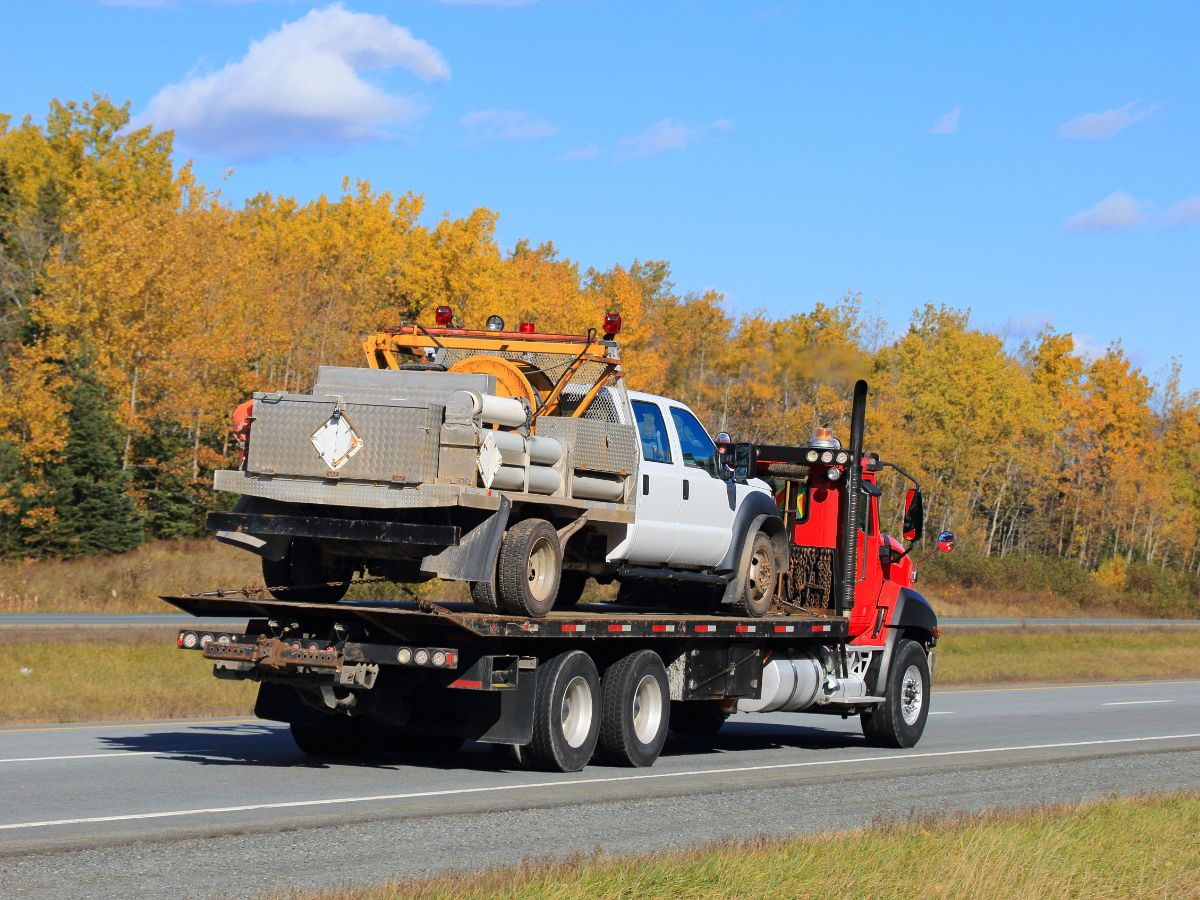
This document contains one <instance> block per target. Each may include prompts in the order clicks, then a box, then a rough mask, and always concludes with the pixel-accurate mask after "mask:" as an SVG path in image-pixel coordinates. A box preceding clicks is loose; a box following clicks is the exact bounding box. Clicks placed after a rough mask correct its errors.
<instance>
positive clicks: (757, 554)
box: [736, 531, 776, 619]
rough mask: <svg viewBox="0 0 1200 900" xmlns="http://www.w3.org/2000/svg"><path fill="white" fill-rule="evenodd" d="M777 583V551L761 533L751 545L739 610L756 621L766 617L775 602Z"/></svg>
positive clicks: (739, 598) (739, 599) (738, 599)
mask: <svg viewBox="0 0 1200 900" xmlns="http://www.w3.org/2000/svg"><path fill="white" fill-rule="evenodd" d="M775 581H776V578H775V551H774V549H773V548H772V547H771V539H770V538H769V537H768V536H767V535H766V533H765V532H762V531H759V532H757V533H756V534H755V535H754V542H753V543H752V544H751V545H750V561H749V563H748V564H747V565H746V571H745V572H744V573H743V574H742V590H741V594H740V596H739V597H738V598H737V601H736V608H737V610H738V611H739V612H741V613H745V614H746V615H748V616H753V617H755V618H756V619H757V618H760V617H762V616H765V615H766V614H767V610H769V609H770V608H771V604H772V603H773V602H774V600H775Z"/></svg>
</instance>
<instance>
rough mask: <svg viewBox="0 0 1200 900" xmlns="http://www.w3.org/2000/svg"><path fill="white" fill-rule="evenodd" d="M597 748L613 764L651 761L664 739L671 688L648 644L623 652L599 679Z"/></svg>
mask: <svg viewBox="0 0 1200 900" xmlns="http://www.w3.org/2000/svg"><path fill="white" fill-rule="evenodd" d="M600 693H601V701H600V706H601V709H600V752H601V754H602V755H603V757H604V759H605V760H606V761H608V762H609V763H611V764H612V765H616V766H652V765H654V761H655V760H656V759H658V755H659V754H660V753H661V752H662V748H663V743H664V742H665V741H666V740H667V720H668V719H669V718H670V715H671V689H670V686H669V685H668V684H667V670H666V667H665V666H663V661H662V658H661V657H660V656H659V655H658V654H657V653H655V652H654V651H653V650H639V651H637V652H636V653H631V654H629V655H628V656H625V657H622V658H621V659H619V660H617V661H616V662H615V663H613V664H612V665H611V666H609V667H608V668H607V669H605V671H604V677H603V678H602V679H601V680H600Z"/></svg>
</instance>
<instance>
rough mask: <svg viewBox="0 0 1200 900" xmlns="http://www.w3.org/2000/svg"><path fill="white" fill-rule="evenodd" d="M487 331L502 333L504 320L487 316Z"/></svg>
mask: <svg viewBox="0 0 1200 900" xmlns="http://www.w3.org/2000/svg"><path fill="white" fill-rule="evenodd" d="M487 330H488V331H503V330H504V320H503V319H502V318H500V317H499V316H488V320H487Z"/></svg>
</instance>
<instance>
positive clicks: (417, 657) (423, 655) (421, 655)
mask: <svg viewBox="0 0 1200 900" xmlns="http://www.w3.org/2000/svg"><path fill="white" fill-rule="evenodd" d="M413 662H415V663H416V664H417V665H418V666H423V665H426V664H427V663H428V662H429V651H428V650H418V651H417V652H416V653H414V654H413Z"/></svg>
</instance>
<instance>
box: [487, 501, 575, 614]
mask: <svg viewBox="0 0 1200 900" xmlns="http://www.w3.org/2000/svg"><path fill="white" fill-rule="evenodd" d="M561 575H562V544H561V543H560V542H559V540H558V532H557V531H555V530H554V526H552V525H551V524H550V523H549V522H547V521H546V520H545V519H525V520H524V521H523V522H518V523H517V524H516V525H514V526H513V527H512V528H510V529H508V531H507V532H506V533H505V535H504V540H502V541H501V542H500V558H499V560H498V561H497V563H496V588H497V590H498V592H499V595H500V608H501V609H503V610H504V611H505V612H507V613H511V614H512V615H514V616H530V617H532V618H535V619H540V618H541V617H542V616H544V615H546V613H548V612H550V610H551V609H553V608H554V598H555V596H556V595H557V594H558V582H559V578H560V577H561Z"/></svg>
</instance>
